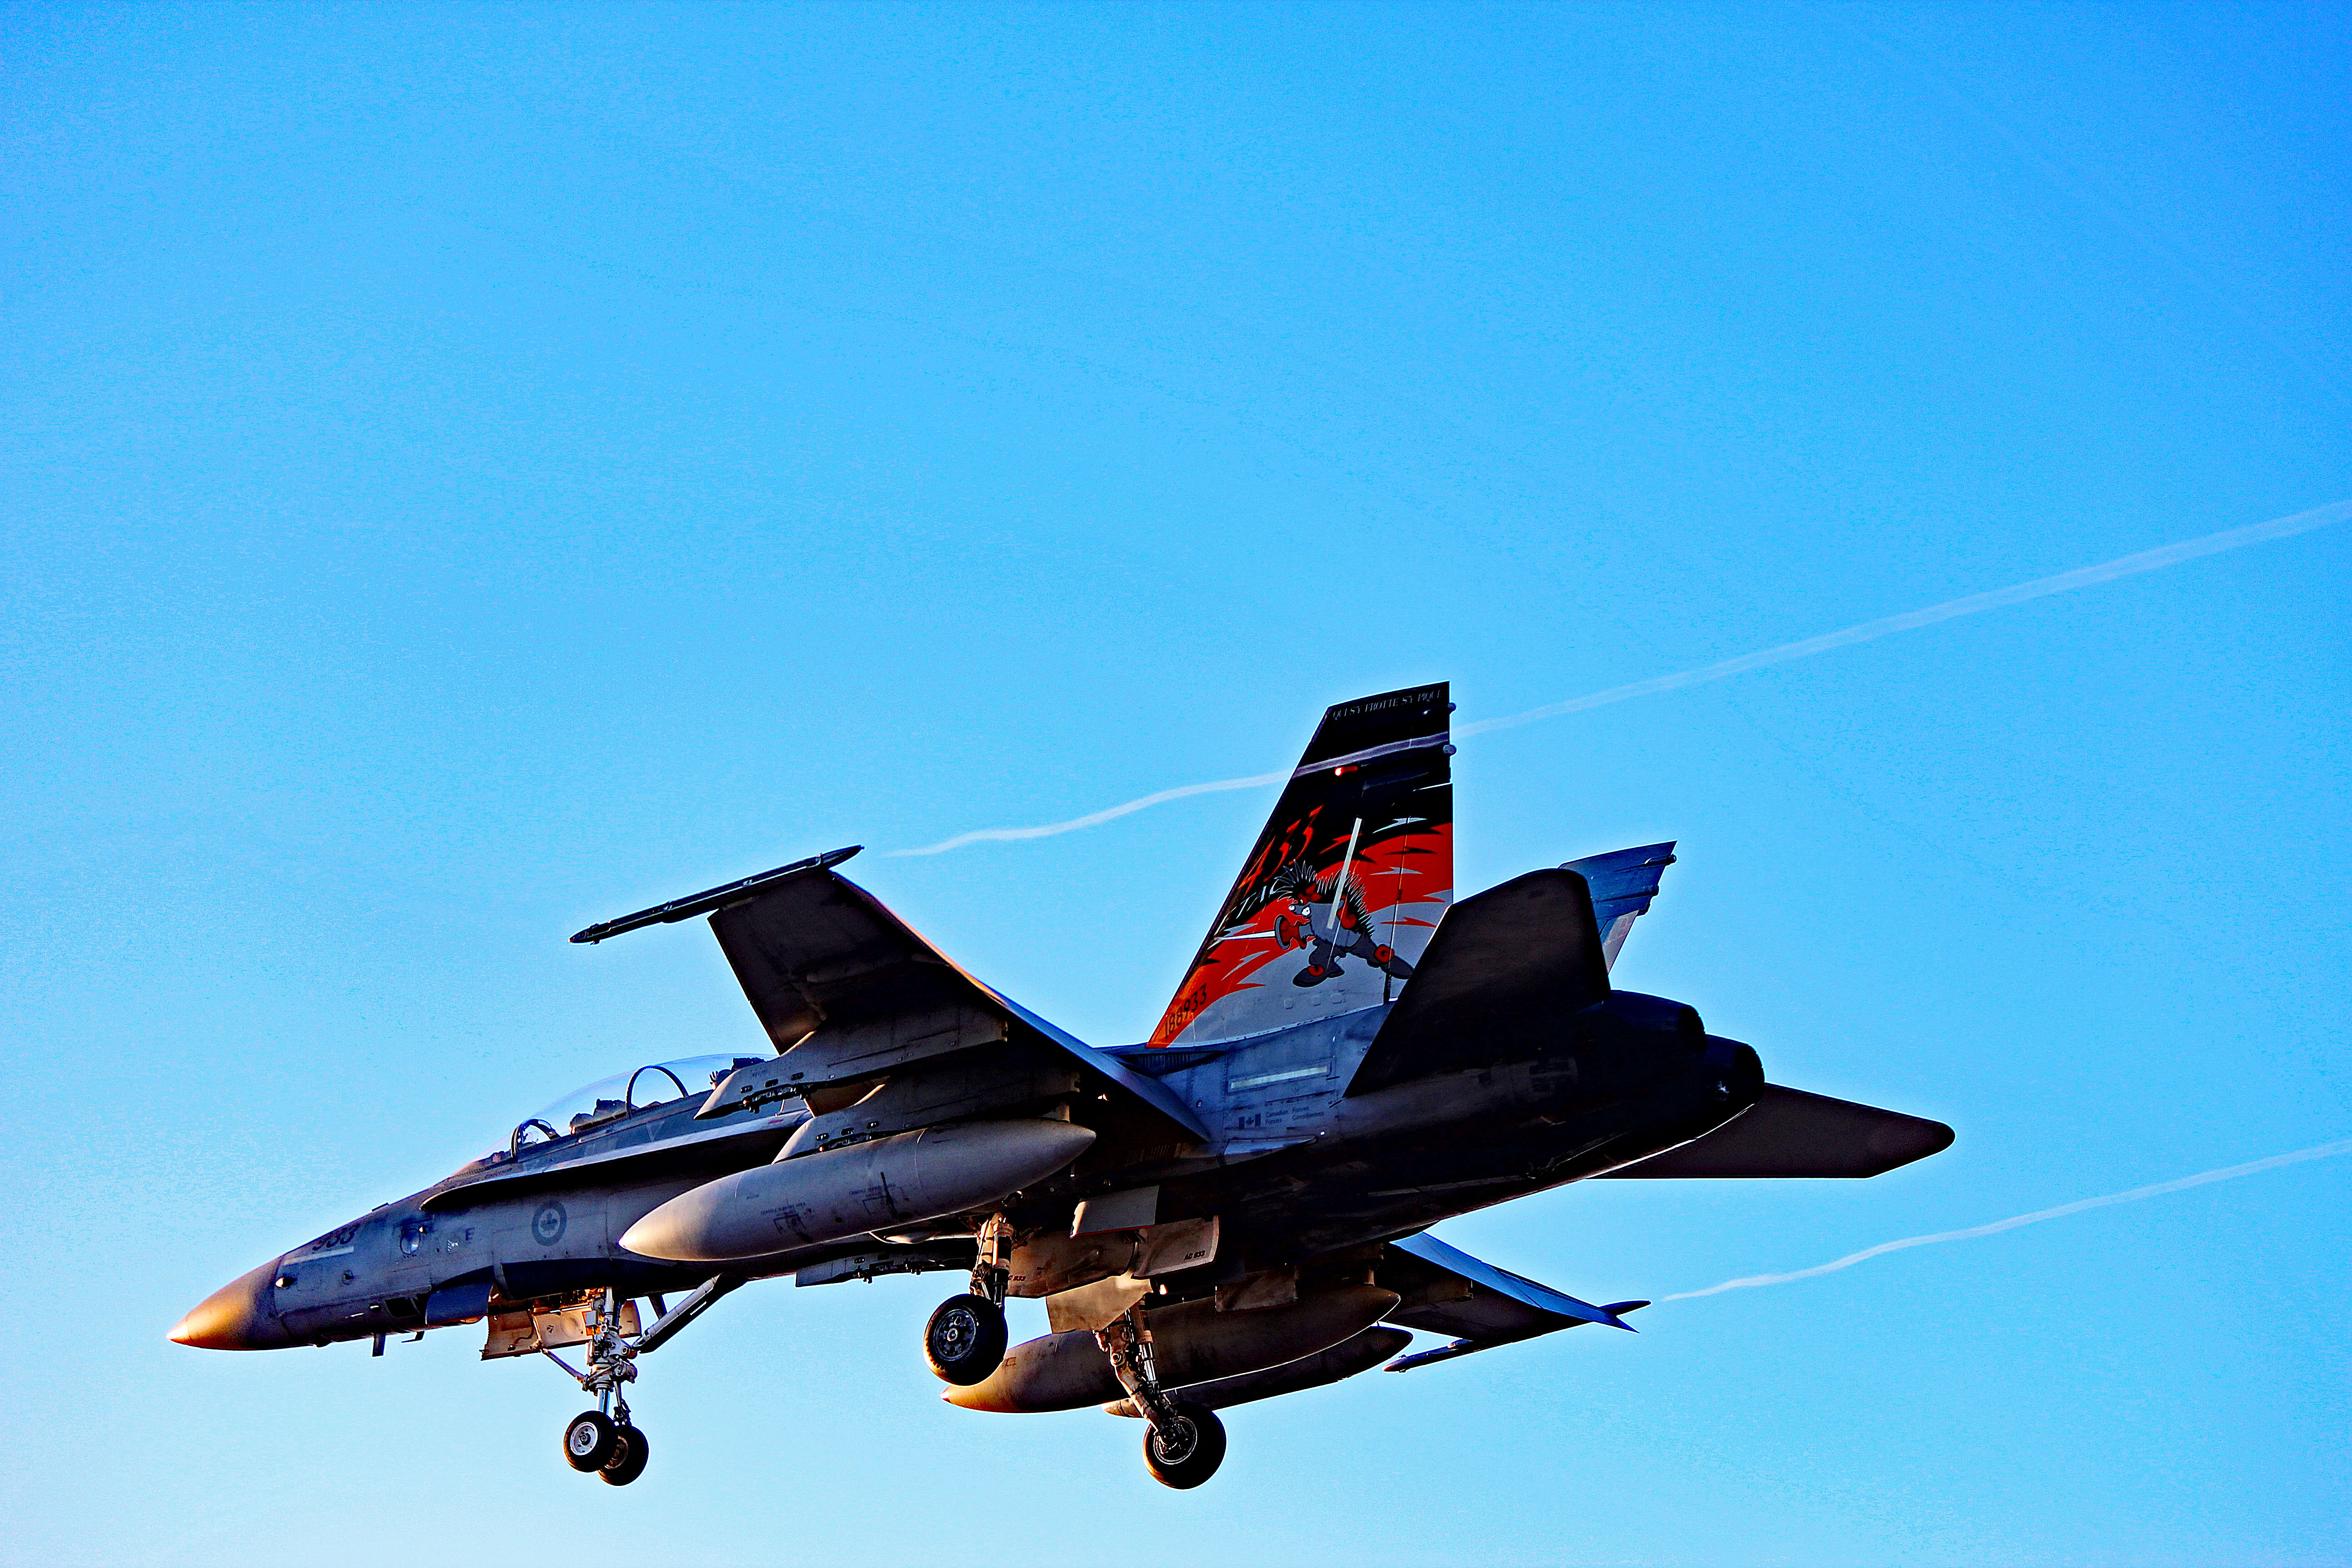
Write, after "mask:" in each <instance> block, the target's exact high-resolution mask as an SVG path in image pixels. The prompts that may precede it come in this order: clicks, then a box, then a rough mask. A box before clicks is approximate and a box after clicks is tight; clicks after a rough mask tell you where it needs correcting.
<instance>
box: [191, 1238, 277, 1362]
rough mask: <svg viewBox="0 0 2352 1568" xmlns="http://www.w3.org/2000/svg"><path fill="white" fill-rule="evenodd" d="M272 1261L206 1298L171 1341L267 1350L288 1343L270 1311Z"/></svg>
mask: <svg viewBox="0 0 2352 1568" xmlns="http://www.w3.org/2000/svg"><path fill="white" fill-rule="evenodd" d="M277 1272H278V1265H277V1263H276V1262H275V1261H274V1260H273V1261H271V1262H268V1263H265V1264H263V1265H262V1266H261V1267H260V1268H257V1269H254V1270H253V1271H252V1272H251V1273H249V1274H241V1275H239V1276H237V1278H236V1279H232V1280H230V1281H229V1282H228V1283H227V1284H226V1285H224V1286H222V1287H221V1288H220V1289H217V1290H215V1291H214V1292H213V1293H212V1294H211V1295H209V1296H207V1297H205V1299H204V1300H201V1301H199V1302H197V1303H196V1305H195V1307H194V1310H192V1311H190V1312H189V1313H188V1315H187V1316H186V1317H184V1318H182V1319H181V1320H180V1321H179V1322H178V1323H177V1324H176V1325H175V1326H174V1327H173V1330H172V1333H171V1340H172V1342H173V1344H175V1345H194V1346H195V1347H196V1348H197V1349H199V1350H207V1351H258V1350H268V1349H269V1348H271V1347H272V1346H275V1345H281V1344H284V1343H285V1342H286V1338H285V1333H284V1331H283V1330H282V1329H280V1328H279V1327H278V1321H277V1320H276V1319H275V1318H273V1317H272V1316H270V1312H269V1291H270V1283H269V1282H270V1279H271V1278H272V1277H273V1276H274V1275H275V1274H276V1273H277Z"/></svg>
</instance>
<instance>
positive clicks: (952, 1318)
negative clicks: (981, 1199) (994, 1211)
mask: <svg viewBox="0 0 2352 1568" xmlns="http://www.w3.org/2000/svg"><path fill="white" fill-rule="evenodd" d="M977 1240H978V1241H979V1243H980V1253H979V1256H978V1257H976V1258H974V1259H973V1260H972V1265H971V1289H969V1290H968V1291H966V1292H965V1293H964V1294H963V1295H961V1296H950V1297H949V1298H948V1299H947V1300H944V1301H942V1302H940V1306H939V1310H937V1311H935V1312H933V1313H932V1314H931V1321H929V1323H927V1324H925V1325H924V1326H923V1359H924V1360H926V1361H928V1362H929V1363H931V1370H932V1371H933V1372H934V1373H938V1374H939V1375H940V1378H941V1379H942V1380H943V1381H945V1382H948V1383H952V1384H955V1385H956V1386H957V1387H959V1388H969V1387H971V1385H972V1384H975V1383H985V1382H986V1381H987V1380H988V1374H989V1373H992V1372H994V1371H995V1370H996V1369H997V1367H998V1366H999V1365H1001V1364H1002V1363H1003V1360H1004V1346H1005V1342H1006V1339H1007V1337H1008V1336H1007V1335H1006V1333H1005V1330H1004V1287H1005V1282H1006V1280H1007V1279H1009V1278H1010V1276H1011V1272H1012V1271H1011V1270H1010V1269H1009V1268H1007V1267H1006V1266H1005V1261H1004V1255H1005V1253H1006V1252H1007V1251H1008V1250H1009V1249H1010V1248H1011V1246H1012V1242H1013V1226H1012V1223H1011V1222H1010V1221H1008V1220H1007V1219H1006V1218H1005V1217H1004V1216H1003V1215H991V1216H990V1218H989V1221H988V1223H987V1224H985V1225H983V1226H981V1227H980V1234H979V1236H978V1237H977Z"/></svg>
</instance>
